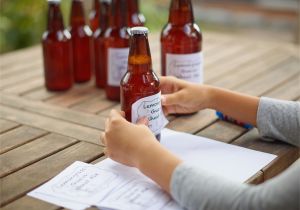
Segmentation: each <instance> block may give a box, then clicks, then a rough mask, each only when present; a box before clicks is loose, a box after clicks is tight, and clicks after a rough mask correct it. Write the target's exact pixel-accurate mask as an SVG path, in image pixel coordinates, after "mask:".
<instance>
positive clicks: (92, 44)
mask: <svg viewBox="0 0 300 210" xmlns="http://www.w3.org/2000/svg"><path fill="white" fill-rule="evenodd" d="M48 2H49V15H48V17H49V18H48V19H49V20H48V30H47V32H46V33H45V34H44V37H43V46H44V56H45V76H46V86H47V88H48V89H50V90H61V89H67V88H69V87H70V86H71V85H72V81H73V80H72V78H70V76H68V75H70V74H71V73H73V74H74V79H75V81H77V82H83V81H87V80H89V79H90V77H91V72H92V71H93V69H94V71H95V76H96V85H97V87H99V88H105V92H106V96H107V98H108V99H110V100H116V101H118V100H120V81H121V80H122V78H126V75H128V74H125V73H126V71H127V70H128V71H130V69H132V66H130V65H129V66H128V63H129V64H131V62H146V61H148V60H149V59H148V58H147V56H145V55H144V54H143V53H145V51H147V48H146V49H139V48H137V49H136V52H140V53H141V56H140V57H139V59H137V60H136V59H132V58H131V57H130V56H129V57H128V55H129V45H130V43H129V34H128V32H127V29H128V28H129V27H133V26H143V25H144V20H145V18H144V17H143V16H142V15H141V14H140V13H139V10H138V1H137V0H95V2H94V10H93V11H92V13H91V15H90V21H91V30H90V28H89V27H88V26H87V25H85V23H84V14H83V9H82V1H81V0H73V1H72V12H71V26H70V27H71V30H70V32H71V34H70V33H69V32H68V31H66V30H64V27H63V24H62V17H61V14H60V11H59V0H48ZM128 2H131V3H129V4H128ZM76 5H79V6H76ZM77 7H78V8H79V9H76V8H77ZM73 10H74V11H73ZM72 19H73V20H72ZM53 31H54V32H55V33H54V34H52V35H49V34H51V33H52V32H53ZM141 31H143V30H141ZM133 33H142V34H147V33H145V32H133ZM92 34H93V36H92ZM49 37H50V38H51V37H56V40H55V41H56V43H55V42H54V41H53V40H50V41H49V40H48V39H49ZM80 39H82V41H76V40H80ZM201 43H202V36H201V33H200V29H199V27H198V26H197V25H196V24H195V23H194V16H193V8H192V3H191V0H172V1H171V6H170V14H169V20H168V23H167V24H166V26H165V27H164V29H163V31H162V33H161V63H162V75H173V76H176V77H178V78H181V79H185V80H187V81H191V82H196V83H200V82H202V81H203V57H202V45H201ZM130 46H131V48H132V47H133V46H132V43H131V45H130ZM138 46H139V45H137V46H136V47H138ZM75 48H76V49H75ZM72 50H73V51H72ZM71 51H72V52H71ZM131 51H132V49H130V52H131ZM51 56H52V57H51ZM49 58H50V59H49ZM88 63H89V64H90V65H89V64H88ZM88 67H90V68H89V69H90V70H85V69H88ZM149 68H151V69H152V67H151V58H150V64H149V63H147V64H143V63H141V64H140V65H137V67H136V68H135V71H138V72H144V71H145V69H149ZM72 69H73V71H72ZM82 71H84V72H82ZM54 75H57V76H54ZM124 75H125V76H124ZM149 75H150V74H149ZM149 75H148V76H149ZM132 78H134V77H132ZM148 79H149V78H148V77H147V76H146V77H143V80H148ZM47 81H48V82H47ZM49 81H50V82H49ZM132 81H136V82H137V85H131V86H130V87H131V90H133V89H132V87H134V90H135V89H137V90H139V91H144V92H145V94H146V95H147V94H149V92H151V91H149V89H144V88H142V84H141V83H139V82H138V81H139V80H136V79H134V80H132ZM140 82H141V81H140ZM122 84H123V85H124V83H122ZM139 85H141V87H139ZM57 87H58V88H57ZM154 92H157V90H156V91H154ZM154 92H153V91H152V92H151V94H152V93H154ZM145 94H144V95H145ZM140 95H143V94H140ZM126 97H129V98H130V97H133V96H132V95H127V96H126ZM133 98H134V97H133ZM132 100H135V99H132Z"/></svg>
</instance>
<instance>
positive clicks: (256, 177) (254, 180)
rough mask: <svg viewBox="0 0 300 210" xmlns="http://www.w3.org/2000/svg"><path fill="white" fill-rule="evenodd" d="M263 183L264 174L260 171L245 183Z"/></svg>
mask: <svg viewBox="0 0 300 210" xmlns="http://www.w3.org/2000/svg"><path fill="white" fill-rule="evenodd" d="M263 182H264V173H263V172H262V171H259V172H257V173H256V174H255V175H254V176H252V177H251V178H249V179H248V180H247V181H246V183H247V184H254V185H257V184H261V183H263Z"/></svg>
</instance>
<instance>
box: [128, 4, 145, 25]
mask: <svg viewBox="0 0 300 210" xmlns="http://www.w3.org/2000/svg"><path fill="white" fill-rule="evenodd" d="M127 5H128V10H127V11H128V12H127V20H128V26H129V27H134V26H143V25H144V24H145V21H146V20H145V16H144V15H143V14H142V13H140V9H139V0H127Z"/></svg>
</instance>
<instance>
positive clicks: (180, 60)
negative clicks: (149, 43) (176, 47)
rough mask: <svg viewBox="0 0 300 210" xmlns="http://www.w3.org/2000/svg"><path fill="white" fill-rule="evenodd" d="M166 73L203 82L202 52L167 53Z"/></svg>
mask: <svg viewBox="0 0 300 210" xmlns="http://www.w3.org/2000/svg"><path fill="white" fill-rule="evenodd" d="M166 65H167V66H166V74H167V75H168V76H175V77H177V78H179V79H183V80H186V81H189V82H194V83H203V54H202V52H198V53H192V54H167V56H166Z"/></svg>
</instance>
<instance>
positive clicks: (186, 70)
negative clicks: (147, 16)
mask: <svg viewBox="0 0 300 210" xmlns="http://www.w3.org/2000/svg"><path fill="white" fill-rule="evenodd" d="M161 63H162V75H164V76H166V75H167V76H175V77H177V78H180V79H184V80H186V81H189V82H194V83H201V82H203V55H202V35H201V33H200V29H199V27H198V26H197V25H196V24H195V22H194V16H193V7H192V2H191V0H172V1H171V6H170V11H169V21H168V23H167V24H166V26H165V27H164V29H163V31H162V33H161Z"/></svg>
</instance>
